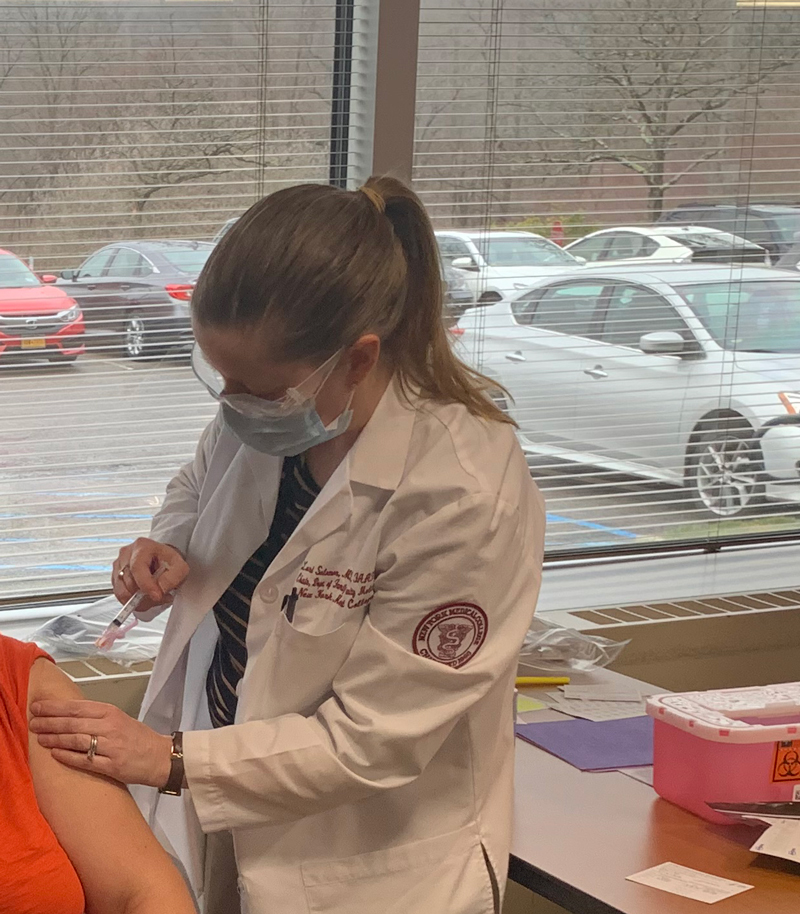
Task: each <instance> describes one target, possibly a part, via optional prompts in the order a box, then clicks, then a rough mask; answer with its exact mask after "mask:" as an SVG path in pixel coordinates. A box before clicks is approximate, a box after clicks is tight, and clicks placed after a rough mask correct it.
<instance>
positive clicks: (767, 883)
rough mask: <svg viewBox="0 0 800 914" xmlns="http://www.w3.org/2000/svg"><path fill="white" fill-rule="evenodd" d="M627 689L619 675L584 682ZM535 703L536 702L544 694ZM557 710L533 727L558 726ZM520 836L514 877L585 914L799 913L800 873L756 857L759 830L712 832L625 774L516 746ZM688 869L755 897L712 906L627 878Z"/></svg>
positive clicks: (580, 679)
mask: <svg viewBox="0 0 800 914" xmlns="http://www.w3.org/2000/svg"><path fill="white" fill-rule="evenodd" d="M609 679H614V680H616V681H620V682H621V681H623V680H624V677H619V676H617V675H616V674H614V673H609V672H603V671H601V672H599V673H592V674H582V675H580V676H573V682H575V683H581V684H583V683H590V682H608V681H609ZM527 694H531V695H535V690H533V691H531V692H528V693H527ZM557 717H561V715H557V714H556V713H555V712H552V711H543V712H534V713H532V714H528V715H526V716H525V719H526V720H535V719H540V720H554V719H556V718H557ZM514 820H515V821H514V835H513V839H512V845H511V854H512V856H511V863H510V869H509V878H511V879H513V880H514V881H515V882H517V883H519V884H520V885H523V886H525V887H526V888H528V889H530V890H531V891H532V892H534V893H536V894H537V895H541V896H543V897H545V898H548V899H549V900H550V901H553V902H555V903H556V904H558V905H561V906H562V907H564V908H566V909H567V910H568V911H572V912H575V914H702V912H703V911H705V910H707V909H708V910H714V911H716V910H717V909H719V911H720V912H721V914H790V912H791V914H797V912H798V910H800V865H798V864H793V863H790V862H788V861H783V860H779V859H777V858H773V857H764V856H759V855H757V854H754V853H751V851H750V850H748V848H749V847H750V846H751V845H752V844H753V842H754V841H755V839H756V837H757V835H758V831H757V830H756V829H754V828H751V827H749V826H746V825H741V826H740V825H730V826H719V825H712V824H711V823H710V822H706V821H705V820H703V819H700V818H698V817H697V816H694V815H692V814H691V813H688V812H685V811H684V810H682V809H679V808H678V807H677V806H673V805H672V804H671V803H667V802H666V801H665V800H662V799H660V798H659V797H658V796H657V795H656V793H655V791H654V790H653V789H652V788H651V787H649V786H647V785H646V784H643V783H640V782H638V781H635V780H633V779H632V778H629V777H627V776H626V775H624V774H620V773H619V772H607V773H596V774H593V773H591V772H582V771H578V770H577V768H573V767H572V766H571V765H568V764H567V763H566V762H563V761H561V759H558V758H556V757H555V756H552V755H549V754H548V753H546V752H544V751H542V750H541V749H537V748H536V747H535V746H532V745H530V744H529V743H526V742H524V741H523V740H520V739H518V740H516V794H515V808H514ZM667 862H671V863H680V864H682V865H683V866H688V867H691V868H692V869H696V870H702V871H703V872H706V873H713V874H714V875H715V876H722V877H723V878H725V879H733V880H736V881H737V882H746V883H748V884H750V885H754V886H755V888H754V889H751V890H750V891H749V892H745V893H743V894H741V895H737V896H735V897H733V898H729V899H727V900H725V901H721V902H719V904H718V905H705V904H703V903H702V902H698V901H692V900H690V899H688V898H680V897H679V896H677V895H670V894H668V893H666V892H661V891H659V890H657V889H652V888H648V887H647V886H641V885H637V884H635V883H633V882H626V881H625V877H626V876H631V875H633V874H634V873H638V872H641V870H646V869H649V868H650V867H652V866H656V865H657V864H659V863H667Z"/></svg>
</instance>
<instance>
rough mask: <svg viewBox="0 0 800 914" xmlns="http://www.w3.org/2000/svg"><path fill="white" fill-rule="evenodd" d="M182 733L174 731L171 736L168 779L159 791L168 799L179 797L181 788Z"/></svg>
mask: <svg viewBox="0 0 800 914" xmlns="http://www.w3.org/2000/svg"><path fill="white" fill-rule="evenodd" d="M183 774H184V772H183V733H182V732H181V731H180V730H176V731H175V732H174V733H173V734H172V751H171V752H170V766H169V778H168V779H167V783H166V784H165V785H164V786H163V787H161V788H160V789H159V791H158V792H159V793H165V794H167V795H168V796H170V797H179V796H180V795H181V790H182V788H183Z"/></svg>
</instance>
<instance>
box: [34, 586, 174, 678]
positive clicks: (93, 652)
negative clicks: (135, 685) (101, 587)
mask: <svg viewBox="0 0 800 914" xmlns="http://www.w3.org/2000/svg"><path fill="white" fill-rule="evenodd" d="M119 609H120V605H119V601H118V600H117V598H116V597H114V596H110V597H105V598H103V599H102V600H98V601H97V602H95V603H91V604H90V605H89V606H85V607H84V608H83V609H80V610H78V612H76V613H70V614H68V615H63V616H56V617H55V618H54V619H49V620H48V621H47V622H45V624H44V625H42V626H41V627H40V628H37V629H36V631H35V632H33V633H32V634H31V635H30V636H29V638H28V641H33V642H35V643H36V644H38V645H39V647H41V648H42V649H43V650H45V651H47V652H48V654H50V655H51V656H52V658H53V659H54V660H56V661H60V660H88V659H90V658H92V657H105V658H107V659H108V660H114V661H116V662H117V663H120V664H122V665H123V666H131V665H132V664H134V663H139V662H141V661H142V660H152V659H153V657H155V655H156V654H157V653H158V649H159V647H160V646H161V638H162V636H163V634H164V628H165V626H166V621H167V617H168V615H169V610H166V611H165V612H163V613H161V614H160V615H159V616H156V618H155V619H153V620H152V621H151V622H147V623H142V622H140V623H139V624H138V625H137V626H136V627H135V628H133V629H131V631H129V632H128V633H127V635H126V636H125V638H124V639H122V640H120V641H116V642H115V643H114V644H113V645H112V646H111V647H110V648H109V649H107V650H100V648H98V647H97V646H96V645H95V641H96V640H97V639H98V638H99V637H100V635H102V634H103V632H104V631H105V629H106V626H107V625H108V624H109V622H111V620H112V619H114V618H115V616H116V615H117V613H118V612H119Z"/></svg>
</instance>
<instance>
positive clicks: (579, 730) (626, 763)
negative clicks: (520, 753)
mask: <svg viewBox="0 0 800 914" xmlns="http://www.w3.org/2000/svg"><path fill="white" fill-rule="evenodd" d="M516 733H517V736H519V737H521V738H522V739H524V740H526V741H527V742H529V743H533V745H534V746H538V747H539V748H540V749H544V750H545V751H546V752H549V753H551V754H552V755H556V756H558V758H560V759H563V760H564V761H565V762H569V764H570V765H574V766H575V767H576V768H579V769H580V770H581V771H608V770H613V769H616V768H639V767H641V766H644V765H652V764H653V719H652V717H627V718H625V719H623V720H598V721H593V720H556V721H548V722H547V723H534V724H518V725H517V727H516Z"/></svg>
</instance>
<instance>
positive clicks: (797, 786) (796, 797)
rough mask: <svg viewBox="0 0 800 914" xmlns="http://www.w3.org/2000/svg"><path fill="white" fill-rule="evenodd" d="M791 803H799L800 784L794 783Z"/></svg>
mask: <svg viewBox="0 0 800 914" xmlns="http://www.w3.org/2000/svg"><path fill="white" fill-rule="evenodd" d="M792 802H793V803H800V784H795V787H794V795H793V796H792Z"/></svg>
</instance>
